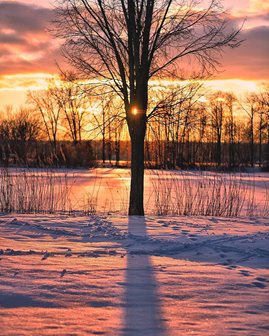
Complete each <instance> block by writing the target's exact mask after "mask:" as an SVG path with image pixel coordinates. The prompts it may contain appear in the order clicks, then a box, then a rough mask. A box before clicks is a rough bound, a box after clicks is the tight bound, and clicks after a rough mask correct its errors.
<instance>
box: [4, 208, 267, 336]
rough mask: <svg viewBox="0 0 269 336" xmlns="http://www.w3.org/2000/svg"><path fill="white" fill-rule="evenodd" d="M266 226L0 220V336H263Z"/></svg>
mask: <svg viewBox="0 0 269 336" xmlns="http://www.w3.org/2000/svg"><path fill="white" fill-rule="evenodd" d="M268 227H269V218H266V217H255V218H248V217H238V218H235V217H234V218H224V217H194V216H189V217H187V216H186V217H171V216H169V217H156V216H146V217H145V218H142V217H131V218H127V217H126V216H120V215H117V216H116V215H113V216H111V217H107V218H105V217H97V216H83V217H79V216H75V215H73V216H71V215H69V216H66V215H15V214H9V215H7V214H2V215H1V216H0V254H1V255H0V334H1V335H3V336H6V335H12V336H14V335H18V336H21V335H27V336H28V335H109V336H110V335H124V336H133V335H135V336H140V335H143V336H144V335H145V336H151V335H156V336H166V335H171V336H177V335H202V336H204V335H221V336H222V335H225V336H226V335H227V336H230V335H240V336H241V335H253V336H254V335H262V336H263V335H268V334H269V318H268V316H269V230H268Z"/></svg>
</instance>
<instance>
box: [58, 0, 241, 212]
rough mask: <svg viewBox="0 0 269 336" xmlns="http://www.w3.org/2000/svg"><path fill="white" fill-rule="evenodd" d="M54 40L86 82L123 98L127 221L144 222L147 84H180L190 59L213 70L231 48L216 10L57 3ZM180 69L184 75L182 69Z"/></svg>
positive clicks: (112, 1)
mask: <svg viewBox="0 0 269 336" xmlns="http://www.w3.org/2000/svg"><path fill="white" fill-rule="evenodd" d="M56 2H57V4H58V17H57V19H56V22H55V23H56V28H55V29H56V34H57V36H59V37H60V38H62V39H63V40H64V41H65V46H64V48H63V51H64V54H65V56H66V58H67V59H68V60H69V62H70V63H71V64H72V65H73V66H74V67H75V68H76V69H78V70H79V71H80V72H81V73H83V74H84V76H85V78H89V79H93V80H96V78H98V79H99V84H98V85H102V84H103V85H104V86H110V87H112V89H113V90H114V91H115V92H116V93H117V94H118V95H119V96H120V97H121V98H122V100H123V102H124V108H125V113H126V121H127V124H128V129H129V134H130V138H131V189H130V203H129V215H144V205H143V195H144V139H145V134H146V128H147V120H148V94H149V86H150V80H153V79H154V78H155V79H156V78H159V79H160V78H163V77H167V76H169V77H174V78H182V71H181V69H180V64H182V61H183V60H184V59H185V60H186V62H188V60H190V59H195V60H196V61H197V62H196V65H197V67H198V66H199V68H200V69H202V72H203V73H205V72H208V71H211V70H212V69H214V68H215V66H216V64H217V61H216V56H217V55H218V54H219V53H220V52H221V51H222V49H223V47H225V46H230V47H235V46H237V44H238V40H237V34H238V30H237V29H233V28H230V29H229V26H231V24H230V22H229V20H228V18H227V15H226V13H225V12H224V11H223V10H222V7H221V2H220V1H218V0H211V1H209V3H208V4H207V5H205V4H204V3H205V2H204V1H202V0H201V1H199V0H198V1H193V0H190V1H186V0H137V1H134V0H57V1H56ZM186 64H187V63H185V67H186Z"/></svg>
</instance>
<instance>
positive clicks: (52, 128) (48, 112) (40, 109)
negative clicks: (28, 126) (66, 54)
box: [28, 80, 63, 156]
mask: <svg viewBox="0 0 269 336" xmlns="http://www.w3.org/2000/svg"><path fill="white" fill-rule="evenodd" d="M57 92H58V88H57V86H56V83H55V80H51V81H50V82H49V83H48V88H47V89H46V90H43V91H30V92H29V93H28V102H29V103H30V104H31V106H32V107H33V108H34V109H35V110H36V111H37V113H38V114H39V116H40V118H41V120H42V125H43V130H44V133H45V134H46V136H47V138H48V140H49V142H50V143H51V146H52V149H53V154H54V156H56V147H57V140H58V136H59V128H60V122H61V114H62V112H63V111H62V106H61V104H59V101H58V99H57Z"/></svg>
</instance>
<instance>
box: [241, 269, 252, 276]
mask: <svg viewBox="0 0 269 336" xmlns="http://www.w3.org/2000/svg"><path fill="white" fill-rule="evenodd" d="M239 272H240V274H241V275H243V276H250V275H251V274H250V272H249V271H247V270H240V271H239Z"/></svg>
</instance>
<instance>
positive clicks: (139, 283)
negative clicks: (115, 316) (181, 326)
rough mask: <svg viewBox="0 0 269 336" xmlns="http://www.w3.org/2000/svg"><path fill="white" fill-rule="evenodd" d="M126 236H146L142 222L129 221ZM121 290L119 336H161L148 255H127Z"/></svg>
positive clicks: (156, 291) (142, 218)
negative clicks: (121, 320) (122, 321)
mask: <svg viewBox="0 0 269 336" xmlns="http://www.w3.org/2000/svg"><path fill="white" fill-rule="evenodd" d="M128 232H129V233H131V234H133V235H139V236H144V235H146V234H147V230H146V221H145V218H144V217H132V218H131V217H129V221H128ZM125 286H126V287H125V297H124V299H125V302H124V306H125V312H124V326H123V330H122V335H124V336H137V335H147V336H151V335H152V336H153V335H154V336H162V335H164V334H165V332H164V327H163V320H162V316H161V311H160V304H159V297H158V284H157V282H156V279H155V275H154V269H153V267H152V264H151V261H150V256H149V255H135V256H134V255H132V254H129V253H128V254H127V269H126V275H125Z"/></svg>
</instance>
